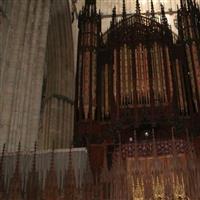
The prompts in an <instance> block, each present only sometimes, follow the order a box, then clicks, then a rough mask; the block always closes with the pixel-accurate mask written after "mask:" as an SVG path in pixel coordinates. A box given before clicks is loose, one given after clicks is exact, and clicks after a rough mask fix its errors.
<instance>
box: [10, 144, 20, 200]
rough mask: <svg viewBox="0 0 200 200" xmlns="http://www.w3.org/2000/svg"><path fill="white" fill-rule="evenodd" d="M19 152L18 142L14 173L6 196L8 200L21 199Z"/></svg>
mask: <svg viewBox="0 0 200 200" xmlns="http://www.w3.org/2000/svg"><path fill="white" fill-rule="evenodd" d="M20 150H21V144H20V142H19V146H18V152H17V159H16V166H15V172H14V174H13V177H12V178H11V181H10V187H9V194H8V199H9V200H21V199H22V185H21V174H20Z"/></svg>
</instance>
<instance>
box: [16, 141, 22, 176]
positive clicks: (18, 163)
mask: <svg viewBox="0 0 200 200" xmlns="http://www.w3.org/2000/svg"><path fill="white" fill-rule="evenodd" d="M20 150H21V143H20V142H19V145H18V151H17V160H16V168H15V173H18V172H19V165H20Z"/></svg>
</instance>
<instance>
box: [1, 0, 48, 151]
mask: <svg viewBox="0 0 200 200" xmlns="http://www.w3.org/2000/svg"><path fill="white" fill-rule="evenodd" d="M3 4H6V6H5V7H7V9H8V10H9V12H8V13H6V14H8V15H6V19H5V20H7V23H6V22H5V23H6V25H5V26H4V27H3V28H4V29H3V34H4V35H3V38H4V43H3V51H2V52H1V55H2V56H1V57H2V59H1V68H0V132H1V134H0V148H1V146H2V145H3V144H4V143H6V144H7V148H8V151H15V150H16V148H17V145H18V142H19V141H21V146H22V150H29V149H30V148H33V147H34V141H36V140H37V136H38V125H39V118H40V107H41V105H40V104H41V92H42V81H43V69H44V65H45V54H46V51H45V50H46V38H47V30H48V21H49V13H50V6H51V1H50V0H37V1H36V0H17V1H12V0H7V1H4V2H3ZM5 20H4V21H5Z"/></svg>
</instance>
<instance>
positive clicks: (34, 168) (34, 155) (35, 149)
mask: <svg viewBox="0 0 200 200" xmlns="http://www.w3.org/2000/svg"><path fill="white" fill-rule="evenodd" d="M36 151H37V142H35V146H34V154H33V166H32V171H33V172H35V170H36Z"/></svg>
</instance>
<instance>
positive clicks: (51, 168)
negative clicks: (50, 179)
mask: <svg viewBox="0 0 200 200" xmlns="http://www.w3.org/2000/svg"><path fill="white" fill-rule="evenodd" d="M53 169H54V142H53V146H52V152H51V163H50V171H52V170H53Z"/></svg>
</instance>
